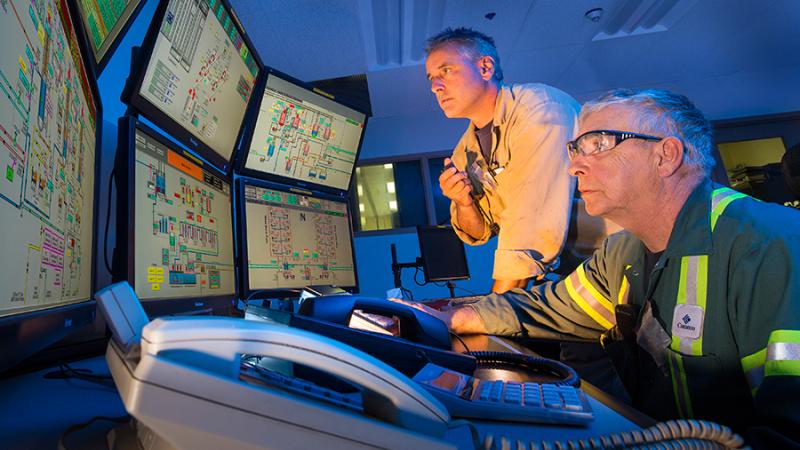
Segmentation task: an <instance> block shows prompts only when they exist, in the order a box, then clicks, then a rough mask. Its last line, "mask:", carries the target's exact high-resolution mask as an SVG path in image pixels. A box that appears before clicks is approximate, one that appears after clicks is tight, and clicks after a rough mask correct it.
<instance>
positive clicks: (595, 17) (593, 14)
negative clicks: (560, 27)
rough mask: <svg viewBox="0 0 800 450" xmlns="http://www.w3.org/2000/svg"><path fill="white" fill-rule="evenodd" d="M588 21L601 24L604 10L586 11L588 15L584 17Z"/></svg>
mask: <svg viewBox="0 0 800 450" xmlns="http://www.w3.org/2000/svg"><path fill="white" fill-rule="evenodd" d="M583 16H584V17H586V18H587V19H589V20H591V21H592V22H595V23H597V22H600V18H601V17H603V8H594V9H590V10H588V11H586V14H584V15H583Z"/></svg>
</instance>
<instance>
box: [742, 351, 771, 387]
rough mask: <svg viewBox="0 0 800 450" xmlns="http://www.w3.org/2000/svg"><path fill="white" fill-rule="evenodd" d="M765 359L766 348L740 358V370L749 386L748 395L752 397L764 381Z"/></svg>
mask: <svg viewBox="0 0 800 450" xmlns="http://www.w3.org/2000/svg"><path fill="white" fill-rule="evenodd" d="M766 359H767V349H766V348H762V349H761V350H759V351H757V352H755V353H753V354H752V355H747V356H745V357H744V358H742V370H743V371H744V376H745V378H746V379H747V384H749V385H750V394H752V395H753V396H754V397H755V395H756V392H757V391H758V387H759V386H761V381H762V380H763V379H764V362H765V361H766Z"/></svg>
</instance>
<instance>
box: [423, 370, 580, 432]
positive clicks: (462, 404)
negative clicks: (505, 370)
mask: <svg viewBox="0 0 800 450" xmlns="http://www.w3.org/2000/svg"><path fill="white" fill-rule="evenodd" d="M413 379H414V381H416V382H418V383H420V384H422V385H423V386H425V387H426V388H427V389H428V390H429V391H430V392H431V393H432V394H433V395H434V396H435V397H436V398H437V399H438V400H439V401H441V402H442V403H443V404H444V405H445V406H446V407H447V410H448V411H449V412H450V414H451V415H452V416H454V417H464V418H470V419H485V420H505V421H514V422H533V423H556V424H568V425H585V424H587V423H589V422H591V421H592V420H593V419H594V416H593V413H592V408H591V406H590V405H589V402H588V400H587V399H586V395H585V394H584V393H583V392H581V391H580V389H578V388H575V387H573V386H566V385H556V384H551V383H533V382H517V381H503V380H481V379H479V378H475V377H472V376H469V375H465V374H462V373H459V372H455V371H452V370H449V369H446V368H444V367H441V366H437V365H435V364H430V363H429V364H427V365H426V366H425V367H423V368H422V370H420V371H419V372H418V373H417V374H416V375H414V377H413Z"/></svg>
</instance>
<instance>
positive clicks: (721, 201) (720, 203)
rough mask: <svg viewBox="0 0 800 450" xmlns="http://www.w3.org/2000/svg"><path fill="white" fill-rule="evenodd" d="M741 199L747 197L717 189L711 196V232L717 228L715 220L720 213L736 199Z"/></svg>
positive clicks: (731, 191) (726, 189)
mask: <svg viewBox="0 0 800 450" xmlns="http://www.w3.org/2000/svg"><path fill="white" fill-rule="evenodd" d="M743 197H747V195H746V194H742V193H741V192H736V191H734V190H733V189H728V188H720V189H717V190H715V191H714V192H713V193H712V194H711V203H712V209H711V231H714V228H715V227H716V226H717V220H718V219H719V216H721V215H722V212H723V211H725V208H727V207H728V204H729V203H730V202H732V201H734V200H736V199H738V198H743Z"/></svg>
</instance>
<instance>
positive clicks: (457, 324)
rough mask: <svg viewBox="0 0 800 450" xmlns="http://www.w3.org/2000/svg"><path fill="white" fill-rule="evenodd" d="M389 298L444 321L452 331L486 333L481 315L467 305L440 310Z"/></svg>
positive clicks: (458, 332)
mask: <svg viewBox="0 0 800 450" xmlns="http://www.w3.org/2000/svg"><path fill="white" fill-rule="evenodd" d="M389 300H391V301H393V302H397V303H402V304H404V305H406V306H410V307H412V308H416V309H418V310H420V311H422V312H424V313H427V314H430V315H432V316H433V317H436V318H437V319H439V320H441V321H442V322H444V323H445V324H446V325H447V328H449V329H450V331H452V332H453V333H456V334H486V327H485V326H484V325H483V321H482V320H481V317H480V316H479V315H478V313H477V312H475V310H474V309H472V308H471V307H470V306H469V305H463V306H459V307H456V308H450V309H444V308H443V309H442V310H441V311H439V310H436V309H433V308H430V307H428V306H425V305H423V304H422V303H418V302H410V301H408V300H402V299H399V298H390V299H389Z"/></svg>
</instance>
